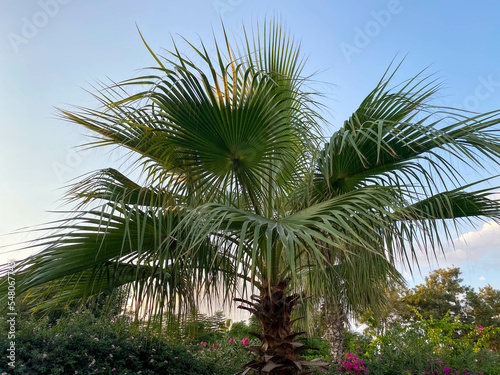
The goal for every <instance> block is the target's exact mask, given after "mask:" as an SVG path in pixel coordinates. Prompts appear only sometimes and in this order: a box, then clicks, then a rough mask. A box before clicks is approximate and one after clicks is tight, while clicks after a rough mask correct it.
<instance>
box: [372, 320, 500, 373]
mask: <svg viewBox="0 0 500 375" xmlns="http://www.w3.org/2000/svg"><path fill="white" fill-rule="evenodd" d="M417 316H419V315H418V313H417ZM420 318H422V317H421V316H420ZM459 331H461V332H462V334H461V335H460V337H461V338H460V337H459V335H457V332H459ZM498 333H500V329H499V328H495V327H487V328H483V327H475V326H473V325H467V324H463V323H460V322H459V321H458V319H452V318H450V317H449V316H445V317H444V318H442V319H440V320H420V321H418V322H415V323H412V324H408V325H402V324H396V325H394V326H393V327H392V328H391V330H390V331H388V332H386V333H385V335H383V336H375V337H374V339H373V341H372V342H371V343H370V344H369V346H368V348H367V350H366V351H365V352H364V356H365V358H366V359H367V367H368V368H369V369H370V373H371V374H381V375H382V374H406V373H407V372H406V371H407V370H408V371H409V372H410V373H411V374H428V375H433V374H442V373H443V371H445V369H446V368H448V369H453V374H455V371H459V372H460V373H461V374H466V373H469V374H481V373H484V374H500V356H499V355H498V353H497V352H495V351H493V349H491V348H490V347H488V346H487V345H488V341H489V339H490V338H491V336H492V335H494V334H498ZM485 359H487V360H485ZM449 371H451V370H449Z"/></svg>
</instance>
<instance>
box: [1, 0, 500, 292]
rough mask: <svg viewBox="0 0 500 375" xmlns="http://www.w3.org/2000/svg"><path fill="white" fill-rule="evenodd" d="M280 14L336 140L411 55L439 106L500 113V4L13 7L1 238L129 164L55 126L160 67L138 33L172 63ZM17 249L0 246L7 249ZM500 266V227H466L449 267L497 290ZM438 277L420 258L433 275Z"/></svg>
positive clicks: (4, 46)
mask: <svg viewBox="0 0 500 375" xmlns="http://www.w3.org/2000/svg"><path fill="white" fill-rule="evenodd" d="M273 14H278V15H280V17H281V19H282V21H283V23H284V24H285V25H287V26H288V28H289V29H290V31H291V32H292V33H293V34H294V35H295V36H296V37H297V39H299V40H301V42H302V51H303V53H304V54H305V55H307V56H308V62H307V68H306V71H307V73H313V72H318V73H317V75H316V77H315V79H316V80H318V81H320V82H325V84H324V85H320V86H319V88H321V89H324V90H325V92H326V93H327V99H325V104H326V105H327V106H328V107H329V109H330V114H328V115H327V118H328V120H329V121H330V123H331V128H330V130H328V131H327V134H328V133H331V131H332V130H334V129H335V128H337V127H338V126H339V125H340V124H342V122H343V120H344V119H346V118H347V117H348V116H349V115H350V113H352V111H353V110H355V109H356V107H357V105H358V104H359V103H360V101H361V100H362V99H363V97H364V96H365V95H366V94H367V93H368V92H369V91H370V90H371V89H372V88H373V87H374V86H375V84H376V83H377V81H378V80H379V79H380V77H381V75H382V74H383V72H384V71H385V69H386V68H387V66H388V65H389V63H390V62H391V60H392V59H393V58H394V57H396V58H397V59H401V58H403V57H405V56H406V60H405V62H404V64H403V67H402V68H401V70H400V71H399V73H398V77H401V79H405V78H408V77H410V76H412V75H414V74H416V73H417V72H418V71H420V70H421V69H423V68H425V67H428V66H429V72H433V73H436V77H437V78H440V79H441V81H442V82H443V90H442V93H441V96H440V97H439V99H438V104H442V105H451V106H457V107H461V108H464V109H468V110H472V111H477V112H487V111H490V110H494V109H497V108H500V64H499V61H500V23H499V21H498V19H499V16H500V3H498V2H497V1H493V0H490V1H482V2H481V3H475V4H473V3H472V2H456V1H449V0H445V1H440V2H430V1H425V2H424V1H411V0H400V1H398V0H391V1H355V2H354V1H351V2H344V1H331V0H330V1H326V0H323V1H321V0H314V1H308V2H305V1H290V0H287V1H285V0H282V1H269V0H267V1H263V0H252V1H250V0H214V1H212V0H207V1H201V0H185V1H159V0H155V1H153V0H149V1H148V0H145V1H141V2H138V1H137V2H135V1H123V0H122V1H117V0H109V1H97V0H86V1H83V0H40V1H35V0H33V1H32V0H25V1H19V0H3V1H2V2H1V3H0V51H1V52H0V129H1V134H2V136H1V137H0V155H1V160H2V163H0V207H1V209H2V215H0V234H7V233H10V232H11V231H14V230H16V229H18V228H21V227H26V226H33V225H36V224H41V223H44V222H47V221H49V220H52V219H54V218H55V216H54V214H52V213H49V211H51V210H57V209H64V208H66V207H65V206H64V205H63V204H62V202H61V197H62V195H63V193H64V186H65V185H67V184H68V183H69V182H70V180H71V179H75V178H77V177H78V176H80V175H82V174H84V173H87V172H90V171H93V170H96V169H99V168H105V167H109V166H112V165H113V166H118V165H119V161H117V160H116V157H115V154H114V153H109V152H107V151H106V150H97V151H92V152H84V153H82V152H78V151H76V150H75V149H74V147H75V146H77V145H79V144H82V143H84V142H86V141H88V138H87V137H86V136H85V135H86V133H85V132H84V130H83V129H80V128H77V127H75V126H74V125H71V124H68V123H65V122H63V121H61V120H60V119H58V118H57V115H56V110H55V107H62V108H69V107H70V105H77V106H90V107H92V106H94V104H95V103H94V101H93V100H92V98H91V96H90V95H89V94H88V93H87V92H85V89H90V90H91V91H92V88H91V85H92V84H95V83H96V82H97V81H105V80H106V79H108V78H110V79H113V80H114V81H120V80H123V79H127V78H130V77H133V76H136V75H138V74H139V73H140V71H139V69H141V68H143V67H147V66H151V65H153V64H154V61H153V60H152V58H151V56H150V55H149V54H148V52H147V50H146V48H145V47H144V46H143V44H142V42H141V40H140V37H139V34H138V32H137V29H136V24H137V25H138V26H139V28H140V29H141V32H142V34H143V35H144V37H145V38H146V40H147V42H148V44H149V45H150V46H151V47H152V48H153V50H154V51H156V52H162V48H166V49H169V48H171V47H172V39H171V38H172V37H174V38H177V39H178V34H180V35H182V36H184V37H186V38H187V39H189V40H194V41H197V40H198V39H199V38H202V39H203V40H205V41H207V43H208V44H209V45H210V41H209V40H210V38H211V36H212V33H213V32H215V33H216V34H219V33H220V21H221V19H223V21H224V23H225V25H226V28H227V29H228V30H229V31H230V32H233V33H234V34H235V35H241V31H242V28H241V24H242V22H244V23H245V24H247V25H250V24H251V23H252V22H254V21H255V20H257V19H259V20H261V21H262V20H263V19H264V17H266V16H267V17H270V16H272V15H273ZM497 172H498V171H497ZM465 177H466V178H467V177H471V178H474V177H476V176H475V175H473V174H471V175H470V176H467V175H465ZM498 182H499V180H498V179H497V183H498ZM21 238H23V237H19V236H11V235H6V236H2V237H0V245H2V244H7V243H10V242H12V241H17V240H19V239H21ZM499 259H500V228H499V226H498V225H496V224H494V223H486V224H484V226H483V224H482V223H480V224H479V226H478V227H477V229H476V230H473V229H472V228H470V227H469V226H467V227H465V228H464V231H463V233H462V236H461V237H459V238H458V237H457V242H456V245H455V251H451V250H450V252H449V253H448V255H447V260H444V259H441V258H440V261H439V264H440V265H441V266H447V265H451V264H454V265H456V266H460V267H461V268H462V271H463V273H464V274H463V276H464V279H465V280H464V282H465V283H467V284H469V285H473V286H476V287H477V286H484V285H486V284H487V283H490V284H491V285H492V286H493V287H495V288H497V289H499V288H500V274H499V273H498V270H499V269H500V260H499ZM0 262H2V258H0ZM435 265H436V264H435V262H434V264H433V266H435ZM428 270H429V267H428V266H427V265H426V261H425V260H423V261H422V272H423V274H424V275H425V274H426V273H427V272H428ZM420 280H421V278H419V277H417V278H416V279H415V281H416V282H419V281H420Z"/></svg>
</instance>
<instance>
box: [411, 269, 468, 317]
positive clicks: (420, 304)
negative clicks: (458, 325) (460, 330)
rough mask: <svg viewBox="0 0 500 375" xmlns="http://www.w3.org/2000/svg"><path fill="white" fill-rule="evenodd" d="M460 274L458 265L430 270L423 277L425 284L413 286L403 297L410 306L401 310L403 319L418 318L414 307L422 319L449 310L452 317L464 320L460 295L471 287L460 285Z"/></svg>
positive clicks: (440, 314)
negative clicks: (427, 274)
mask: <svg viewBox="0 0 500 375" xmlns="http://www.w3.org/2000/svg"><path fill="white" fill-rule="evenodd" d="M460 274H461V271H460V268H458V267H455V268H447V269H437V270H434V271H432V272H431V273H430V274H429V276H428V277H426V278H425V284H421V285H417V286H415V288H413V289H412V290H410V291H409V292H408V293H407V294H406V295H405V296H404V297H403V302H405V303H406V304H407V305H410V306H411V308H410V309H404V310H402V311H401V315H402V317H403V319H404V320H407V321H412V320H418V318H417V317H416V315H415V313H414V309H415V310H416V311H418V313H420V314H421V315H422V316H423V318H424V319H431V318H435V319H439V318H441V317H444V316H445V315H446V314H447V313H448V312H449V313H450V314H451V316H452V317H458V318H459V319H460V320H461V321H463V322H465V321H466V316H465V314H464V307H465V301H464V300H463V299H461V298H460V296H461V295H464V294H465V293H467V292H469V291H470V290H471V288H470V287H467V286H464V285H462V281H463V279H461V278H460Z"/></svg>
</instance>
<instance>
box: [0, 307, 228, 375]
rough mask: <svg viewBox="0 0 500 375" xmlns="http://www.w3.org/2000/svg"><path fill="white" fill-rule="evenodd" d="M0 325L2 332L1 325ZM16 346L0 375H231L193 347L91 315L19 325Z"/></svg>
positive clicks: (221, 363) (222, 364) (0, 365)
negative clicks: (11, 361) (12, 365)
mask: <svg viewBox="0 0 500 375" xmlns="http://www.w3.org/2000/svg"><path fill="white" fill-rule="evenodd" d="M1 324H2V328H4V327H5V324H6V322H5V319H4V320H2V322H1ZM2 331H5V330H4V329H2ZM15 342H16V363H15V364H16V366H15V368H14V369H8V368H7V363H6V361H3V362H2V363H0V373H3V372H4V373H8V374H9V375H11V374H12V375H14V374H23V375H24V374H26V375H30V374H33V375H35V374H36V375H44V374H79V375H81V374H120V375H124V374H142V375H152V374H166V375H181V374H182V375H184V374H186V375H188V374H193V375H194V374H199V375H213V374H217V375H219V374H220V375H229V374H233V373H234V371H235V368H234V366H230V365H229V366H226V365H225V362H224V361H219V362H214V361H212V360H208V359H204V358H202V357H200V356H199V355H197V353H196V347H194V348H193V347H191V346H189V345H184V344H175V345H173V344H166V343H165V341H164V340H162V339H161V338H158V337H154V336H153V337H148V338H147V337H146V335H145V333H144V332H142V329H141V328H138V327H136V326H134V325H132V324H130V322H129V321H128V320H127V319H118V320H116V321H110V320H109V318H105V317H102V318H99V319H97V318H95V317H94V316H93V315H91V314H90V313H78V314H76V313H75V314H73V315H69V316H66V317H63V318H61V319H59V320H58V321H57V322H56V324H53V325H52V324H50V322H49V320H42V321H29V320H28V321H21V322H18V325H17V332H16V338H15ZM7 348H8V347H7V342H6V341H5V340H2V341H0V350H1V351H2V353H5V352H6V351H7ZM3 358H5V357H3Z"/></svg>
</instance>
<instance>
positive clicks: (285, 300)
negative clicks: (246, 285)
mask: <svg viewBox="0 0 500 375" xmlns="http://www.w3.org/2000/svg"><path fill="white" fill-rule="evenodd" d="M289 282H290V279H285V280H282V281H280V282H279V283H277V284H276V285H269V284H268V283H267V281H264V282H263V283H262V287H261V289H260V296H259V297H256V296H252V297H251V299H252V300H253V301H247V300H243V299H240V298H236V299H235V301H239V302H242V303H244V304H246V305H248V306H243V305H240V306H238V307H239V308H241V309H245V310H248V311H250V312H251V313H252V314H253V315H255V317H256V318H257V319H258V321H259V325H260V329H261V332H262V333H256V332H250V334H251V335H253V336H255V337H257V338H258V339H259V340H260V345H256V346H251V347H249V350H251V351H252V352H253V353H254V354H255V355H256V357H255V358H254V359H253V360H252V361H250V362H248V363H247V364H246V365H245V367H244V369H243V370H242V371H241V372H240V374H242V375H244V374H247V373H248V372H250V371H254V372H255V373H257V374H269V375H296V374H301V373H303V370H307V369H311V368H314V367H316V368H319V367H323V368H326V366H325V365H324V363H321V362H319V361H307V360H305V358H303V357H300V355H299V354H300V352H302V351H303V350H306V349H314V348H311V347H309V346H306V345H305V344H303V343H302V342H300V341H301V340H303V339H304V338H299V337H298V336H300V335H302V334H303V333H304V332H293V331H292V325H293V323H294V322H295V320H291V319H290V315H291V313H292V310H293V307H294V306H295V305H296V304H297V302H298V301H299V300H300V295H299V294H296V293H295V294H292V295H289V296H287V295H286V293H285V289H286V287H287V286H288V283H289ZM296 320H297V319H296ZM303 374H305V373H303Z"/></svg>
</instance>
